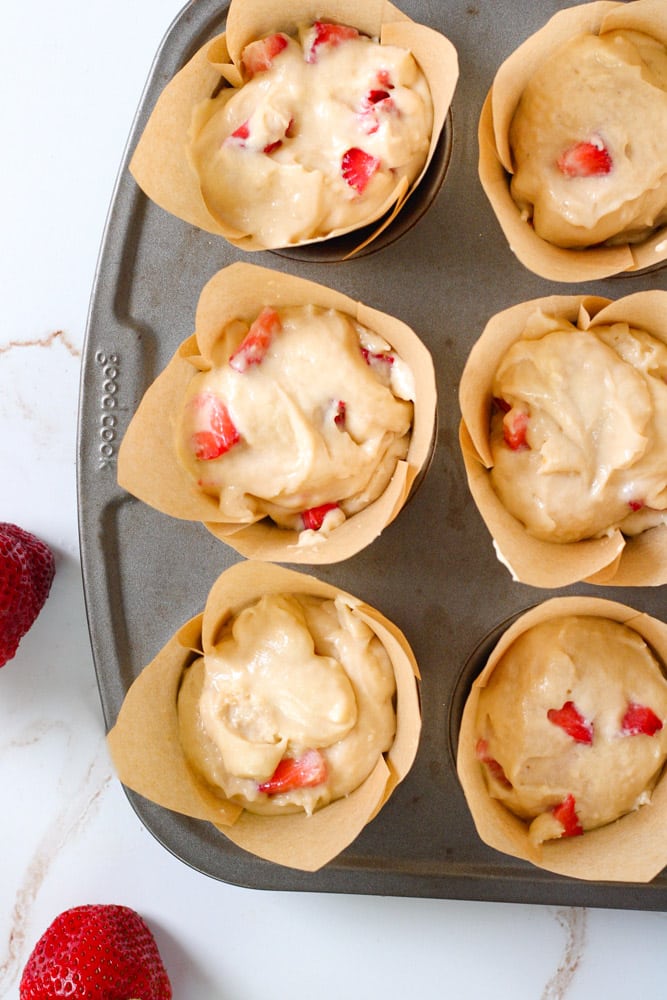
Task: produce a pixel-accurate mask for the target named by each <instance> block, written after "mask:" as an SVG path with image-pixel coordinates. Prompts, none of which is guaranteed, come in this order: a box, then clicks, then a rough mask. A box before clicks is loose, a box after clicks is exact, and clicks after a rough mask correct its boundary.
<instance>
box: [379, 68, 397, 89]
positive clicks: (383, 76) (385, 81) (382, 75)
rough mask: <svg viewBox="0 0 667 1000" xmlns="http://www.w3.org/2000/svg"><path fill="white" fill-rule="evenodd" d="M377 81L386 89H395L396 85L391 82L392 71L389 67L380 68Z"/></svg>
mask: <svg viewBox="0 0 667 1000" xmlns="http://www.w3.org/2000/svg"><path fill="white" fill-rule="evenodd" d="M377 82H378V84H379V86H380V87H384V88H385V89H386V90H393V89H394V85H393V83H392V82H391V73H390V71H389V70H388V69H379V70H378V72H377Z"/></svg>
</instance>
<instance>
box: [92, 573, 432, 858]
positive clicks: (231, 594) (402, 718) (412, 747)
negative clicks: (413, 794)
mask: <svg viewBox="0 0 667 1000" xmlns="http://www.w3.org/2000/svg"><path fill="white" fill-rule="evenodd" d="M287 593H292V594H310V595H313V596H316V597H321V598H324V599H329V600H333V599H334V598H336V597H343V598H344V600H345V602H346V604H348V606H349V607H351V608H352V609H354V611H355V614H357V615H358V616H359V618H361V620H362V621H364V622H365V623H366V624H367V625H368V626H369V627H370V628H371V629H372V630H373V632H375V634H376V635H377V637H378V638H379V640H380V641H381V643H382V645H383V646H384V648H385V650H386V651H387V653H388V655H389V658H390V660H391V663H392V666H393V668H394V676H395V678H396V735H395V738H394V743H393V745H392V747H391V748H390V749H389V750H388V751H387V753H385V754H384V756H383V757H381V758H380V760H379V761H378V763H377V765H376V766H375V768H374V769H373V771H372V772H371V774H370V775H369V777H368V778H367V779H366V780H365V781H364V782H363V783H362V784H361V785H360V786H359V787H358V788H357V789H356V790H355V791H353V792H351V793H350V794H349V795H348V796H347V797H346V798H343V799H338V800H336V801H335V802H332V803H330V804H329V805H327V806H324V807H323V808H322V809H320V810H318V811H316V812H315V813H314V814H313V815H312V816H306V814H305V813H293V814H288V815H283V816H258V815H255V814H253V813H250V812H247V811H246V810H245V809H243V808H242V807H241V806H238V805H236V804H233V803H231V802H229V801H226V800H224V799H221V798H219V797H217V796H216V795H215V794H214V793H213V792H212V791H211V790H210V787H209V786H208V785H207V784H206V783H205V782H204V781H202V780H201V779H200V778H199V777H198V775H197V774H196V773H195V772H194V771H193V770H192V769H191V768H190V767H189V766H188V763H187V761H186V759H185V757H184V755H183V751H182V749H181V744H180V741H179V735H178V713H177V703H176V700H177V695H178V689H179V686H180V682H181V678H182V675H183V672H184V670H186V669H187V668H188V666H189V665H190V663H191V662H193V660H194V659H196V658H198V657H199V656H200V655H201V654H202V653H203V654H204V655H206V653H207V651H210V650H211V649H212V648H213V647H214V646H215V642H216V639H217V637H218V635H219V632H220V629H221V627H222V626H223V624H224V623H225V622H226V621H227V620H228V619H229V618H231V617H232V616H234V615H236V614H238V612H239V611H241V610H242V608H244V607H246V606H247V605H249V604H252V603H254V602H255V601H256V600H258V599H259V598H260V597H261V596H262V595H265V594H287ZM418 681H419V670H418V667H417V663H416V660H415V658H414V655H413V653H412V650H411V649H410V646H409V644H408V641H407V639H406V638H405V636H404V635H403V633H402V632H401V631H400V629H399V628H398V627H397V626H396V625H394V624H393V623H392V622H390V621H389V620H388V619H387V618H385V617H384V616H383V615H382V614H381V613H380V612H379V611H377V610H375V609H374V608H372V607H370V606H369V605H368V604H365V603H364V602H363V601H361V600H360V599H359V598H357V597H353V596H352V595H351V594H347V593H346V592H345V591H342V590H339V589H338V588H337V587H334V586H333V585H331V584H328V583H325V582H322V581H320V580H317V579H315V578H314V577H312V576H307V575H305V574H303V573H300V572H297V571H296V570H290V569H287V568H285V567H283V566H276V565H275V564H273V563H260V562H255V561H252V560H247V561H242V562H240V563H236V564H235V565H234V566H232V567H231V568H230V569H228V570H226V571H225V572H224V573H223V574H222V575H221V576H220V577H218V579H217V580H216V582H215V583H214V584H213V587H212V588H211V590H210V592H209V595H208V598H207V600H206V605H205V607H204V611H203V613H202V614H200V615H198V616H196V617H195V618H193V619H191V620H190V621H189V622H187V623H186V624H185V625H184V626H183V627H182V628H181V629H179V631H178V632H177V633H176V634H175V635H174V636H173V637H172V638H171V639H170V640H169V642H168V643H167V644H166V646H164V648H163V649H162V650H161V651H160V652H159V653H158V655H157V656H156V657H155V659H154V660H153V661H152V662H151V663H149V664H148V665H147V666H146V667H145V668H144V669H143V671H142V672H141V674H140V675H139V676H138V677H137V679H136V680H135V681H134V683H133V684H132V685H131V687H130V689H129V691H128V692H127V695H126V697H125V700H124V702H123V704H122V706H121V710H120V713H119V715H118V719H117V721H116V724H115V725H114V727H113V728H112V729H111V731H110V733H109V734H108V746H109V750H110V753H111V757H112V760H113V763H114V766H115V769H116V772H117V775H118V778H119V779H120V781H121V782H122V783H123V784H124V785H126V786H127V787H128V788H131V789H133V790H134V791H135V792H138V793H139V794H140V795H143V796H144V797H145V798H147V799H150V800H151V801H153V802H156V803H158V805H161V806H164V807H165V808H167V809H172V810H174V811H175V812H179V813H184V814H185V815H187V816H193V817H194V818H196V819H202V820H207V821H208V822H209V823H212V824H213V825H214V826H215V827H216V828H217V829H218V830H220V831H221V833H223V834H224V835H225V836H226V837H228V838H229V839H230V840H232V841H233V842H234V843H235V844H237V845H238V846H239V847H242V848H243V849H244V850H246V851H249V852H251V853H252V854H255V855H257V856H259V857H261V858H265V859H267V860H268V861H273V862H276V863H277V864H281V865H286V866H288V867H290V868H299V869H302V870H304V871H316V870H317V869H318V868H321V867H322V865H324V864H326V863H327V862H328V861H331V860H332V858H334V857H335V856H336V855H337V854H339V853H340V852H341V851H342V850H343V849H344V848H345V847H347V846H348V845H349V844H351V843H352V841H353V840H354V839H355V837H357V835H358V834H359V833H360V832H361V830H362V829H363V827H364V826H366V824H367V823H369V822H370V821H371V820H372V819H373V818H374V816H376V815H377V813H378V812H379V811H380V809H381V808H382V806H383V805H384V804H385V802H386V801H387V800H388V798H389V797H390V795H391V793H392V792H393V790H394V788H395V787H396V786H397V785H398V784H399V782H401V781H402V780H403V778H405V776H406V775H407V773H408V771H409V770H410V768H411V766H412V763H413V761H414V758H415V755H416V753H417V747H418V744H419V736H420V731H421V715H420V708H419V691H418Z"/></svg>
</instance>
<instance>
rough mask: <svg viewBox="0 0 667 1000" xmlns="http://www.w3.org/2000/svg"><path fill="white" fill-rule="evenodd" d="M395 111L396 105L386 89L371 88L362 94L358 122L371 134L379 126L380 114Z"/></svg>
mask: <svg viewBox="0 0 667 1000" xmlns="http://www.w3.org/2000/svg"><path fill="white" fill-rule="evenodd" d="M393 111H396V105H395V104H394V102H393V100H392V99H391V97H390V95H389V91H388V90H379V89H372V90H369V91H368V93H367V94H366V95H365V96H364V99H363V101H362V102H361V110H360V112H359V122H360V125H361V127H362V128H363V130H364V132H365V133H366V134H367V135H373V133H375V132H377V130H378V129H379V127H380V117H379V115H380V114H383V113H391V112H393Z"/></svg>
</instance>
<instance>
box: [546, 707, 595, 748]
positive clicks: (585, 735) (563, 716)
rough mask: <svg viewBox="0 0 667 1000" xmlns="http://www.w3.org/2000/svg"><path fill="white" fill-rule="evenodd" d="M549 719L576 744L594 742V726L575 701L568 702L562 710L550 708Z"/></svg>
mask: <svg viewBox="0 0 667 1000" xmlns="http://www.w3.org/2000/svg"><path fill="white" fill-rule="evenodd" d="M547 719H548V720H549V722H553V724H554V726H560V728H561V729H563V730H564V731H565V732H566V733H567V735H568V736H571V737H572V739H573V740H574V741H575V743H592V742H593V724H592V723H591V722H588V720H587V719H585V718H584V716H583V715H582V714H581V712H580V711H579V710H578V708H577V707H576V705H575V704H574V702H573V701H566V702H565V704H564V705H563V707H562V708H550V709H549V711H548V712H547Z"/></svg>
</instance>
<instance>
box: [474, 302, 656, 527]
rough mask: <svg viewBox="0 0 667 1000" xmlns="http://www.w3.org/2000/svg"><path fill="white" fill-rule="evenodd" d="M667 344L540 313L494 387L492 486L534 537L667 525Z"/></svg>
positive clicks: (621, 327)
mask: <svg viewBox="0 0 667 1000" xmlns="http://www.w3.org/2000/svg"><path fill="white" fill-rule="evenodd" d="M666 378H667V345H665V344H664V343H663V342H662V341H661V340H658V339H657V338H656V337H654V336H652V335H651V334H649V333H647V332H646V331H643V330H638V329H635V328H632V327H630V326H628V324H626V323H615V324H613V325H611V326H603V325H600V326H593V327H590V328H589V329H588V330H582V329H579V328H578V327H576V326H574V325H573V324H571V323H569V322H568V321H566V320H563V319H561V318H558V317H556V316H547V315H545V314H544V313H542V312H539V313H537V314H536V315H535V316H534V317H533V318H532V320H531V322H530V323H529V325H528V327H527V329H526V331H525V332H524V335H523V337H522V338H521V339H520V340H518V341H516V342H515V343H514V344H513V345H512V346H511V347H510V349H509V351H508V352H507V354H506V356H505V357H504V359H503V361H502V363H501V364H500V366H499V368H498V370H497V372H496V375H495V378H494V381H493V386H492V393H493V397H494V407H493V414H492V419H491V439H490V444H491V451H492V455H493V462H494V465H493V468H492V470H491V481H492V484H493V487H494V489H495V491H496V493H497V494H498V496H499V498H500V499H501V501H502V503H503V505H504V506H505V507H506V509H507V510H508V511H509V512H510V513H511V514H513V515H514V517H516V518H517V519H518V520H519V521H521V522H522V523H523V524H524V525H525V527H526V530H527V531H528V532H529V533H530V534H531V535H533V536H534V537H536V538H540V539H544V540H546V541H554V542H572V541H579V540H581V539H584V538H592V537H599V536H602V535H605V534H608V533H610V532H611V531H613V530H615V529H617V528H618V529H620V530H621V531H622V532H623V533H624V534H626V535H635V534H638V533H639V532H641V531H643V530H645V529H647V528H649V527H651V526H653V525H656V524H660V523H663V522H664V521H665V520H666V519H667V383H666V381H665V379H666Z"/></svg>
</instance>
